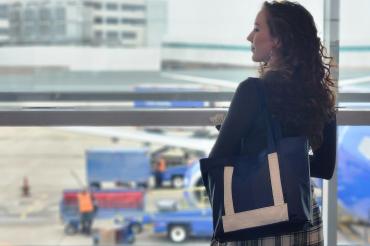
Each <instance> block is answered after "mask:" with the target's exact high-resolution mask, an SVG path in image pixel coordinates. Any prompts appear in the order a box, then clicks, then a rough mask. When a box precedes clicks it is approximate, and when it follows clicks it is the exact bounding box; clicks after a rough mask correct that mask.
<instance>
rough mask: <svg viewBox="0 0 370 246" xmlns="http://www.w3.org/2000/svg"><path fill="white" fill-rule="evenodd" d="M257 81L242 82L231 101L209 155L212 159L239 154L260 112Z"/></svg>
mask: <svg viewBox="0 0 370 246" xmlns="http://www.w3.org/2000/svg"><path fill="white" fill-rule="evenodd" d="M255 83H258V82H257V81H254V79H252V78H248V79H247V80H245V81H243V82H241V83H240V84H239V86H238V88H237V89H236V91H235V94H234V96H233V99H232V100H231V104H230V108H229V111H228V112H227V115H226V117H225V120H224V122H223V123H222V125H221V128H220V129H219V130H220V132H219V135H218V137H217V139H216V142H215V144H214V145H213V148H212V150H211V152H210V154H209V157H210V158H214V157H217V158H219V157H227V156H233V155H236V154H239V152H240V144H241V139H242V137H243V136H245V135H246V133H247V132H248V130H249V129H250V128H251V126H252V123H253V119H254V116H255V115H256V113H257V112H258V110H259V104H258V95H257V87H256V84H255Z"/></svg>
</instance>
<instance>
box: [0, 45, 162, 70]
mask: <svg viewBox="0 0 370 246" xmlns="http://www.w3.org/2000/svg"><path fill="white" fill-rule="evenodd" d="M0 57H1V59H0V67H17V66H21V67H23V66H25V67H50V66H57V67H58V66H59V67H64V68H68V69H70V70H72V71H158V70H160V49H159V48H137V49H123V48H99V49H97V48H92V47H61V46H56V47H50V46H49V47H4V48H1V49H0Z"/></svg>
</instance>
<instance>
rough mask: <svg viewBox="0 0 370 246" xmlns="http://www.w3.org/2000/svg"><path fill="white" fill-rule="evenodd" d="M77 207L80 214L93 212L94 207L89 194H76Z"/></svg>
mask: <svg viewBox="0 0 370 246" xmlns="http://www.w3.org/2000/svg"><path fill="white" fill-rule="evenodd" d="M78 206H79V209H80V213H88V212H92V211H93V210H94V205H93V202H92V199H91V195H90V193H88V192H86V193H79V194H78Z"/></svg>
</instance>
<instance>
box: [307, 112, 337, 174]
mask: <svg viewBox="0 0 370 246" xmlns="http://www.w3.org/2000/svg"><path fill="white" fill-rule="evenodd" d="M336 150H337V121H336V119H334V120H332V121H331V122H329V123H328V124H326V125H325V127H324V132H323V142H322V144H321V146H320V147H319V148H318V149H317V150H315V151H313V156H311V157H310V172H311V177H315V178H322V179H331V177H332V176H333V173H334V169H335V163H336Z"/></svg>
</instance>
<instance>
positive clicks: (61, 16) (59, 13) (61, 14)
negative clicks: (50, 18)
mask: <svg viewBox="0 0 370 246" xmlns="http://www.w3.org/2000/svg"><path fill="white" fill-rule="evenodd" d="M55 16H56V19H57V20H65V18H66V10H65V9H64V8H62V7H58V8H57V9H56V10H55Z"/></svg>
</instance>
